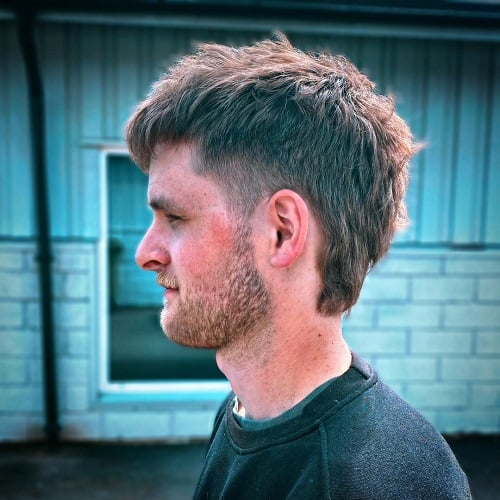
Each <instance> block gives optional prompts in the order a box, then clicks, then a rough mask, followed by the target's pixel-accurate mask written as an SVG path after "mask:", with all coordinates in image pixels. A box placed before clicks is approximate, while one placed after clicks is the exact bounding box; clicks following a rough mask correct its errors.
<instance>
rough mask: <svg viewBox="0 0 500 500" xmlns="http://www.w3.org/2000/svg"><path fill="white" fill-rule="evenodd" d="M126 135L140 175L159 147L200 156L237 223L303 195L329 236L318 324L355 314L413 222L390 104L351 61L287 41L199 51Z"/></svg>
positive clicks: (169, 77)
mask: <svg viewBox="0 0 500 500" xmlns="http://www.w3.org/2000/svg"><path fill="white" fill-rule="evenodd" d="M126 135H127V142H128V145H129V149H130V154H131V157H132V158H133V159H134V161H135V162H136V163H137V164H138V165H139V167H140V168H141V169H142V170H144V171H145V172H147V171H148V168H149V164H150V161H151V159H152V157H153V156H154V152H155V149H156V147H157V146H158V145H162V144H169V143H177V142H187V143H190V144H192V145H194V146H195V148H196V151H197V155H198V156H197V165H196V171H197V172H198V173H202V174H205V175H209V176H211V177H212V178H213V179H215V180H216V181H217V182H219V183H220V185H221V186H223V188H224V189H225V190H226V192H227V195H228V199H229V200H230V203H231V204H232V206H233V207H234V209H235V210H237V211H238V212H239V213H240V215H246V216H248V215H250V214H251V213H252V211H253V210H254V208H255V206H256V204H257V203H258V201H259V200H261V199H262V197H264V196H266V195H270V194H272V193H274V192H276V191H278V190H280V189H284V188H287V189H292V190H294V191H296V192H297V193H299V194H300V195H301V196H303V197H304V199H305V200H306V201H307V202H308V204H309V206H310V207H311V209H312V212H313V214H314V216H315V217H316V218H317V220H318V221H319V223H320V226H321V229H322V232H323V235H322V236H323V243H324V244H323V248H321V249H320V251H319V254H318V261H317V267H318V270H319V272H320V276H321V279H322V289H321V290H320V292H319V296H318V302H317V304H318V311H320V312H321V313H323V314H336V313H340V312H346V311H349V310H350V308H351V307H352V306H353V305H354V304H355V302H356V301H357V299H358V296H359V293H360V290H361V286H362V284H363V281H364V278H365V276H366V273H367V272H368V271H369V269H370V268H371V267H372V266H373V265H374V264H375V263H376V262H377V261H378V260H379V259H380V258H381V257H382V256H383V255H384V254H385V253H386V252H387V250H388V248H389V245H390V242H391V240H392V237H393V235H394V231H395V230H396V229H397V228H398V227H401V226H404V225H405V223H406V222H407V214H406V206H405V203H404V195H405V192H406V187H407V183H408V163H409V161H410V158H411V157H412V155H413V154H414V152H415V151H416V147H415V145H414V143H413V138H412V135H411V132H410V130H409V128H408V126H407V125H406V123H405V122H404V121H403V120H402V119H401V118H400V117H399V116H398V115H397V114H396V113H395V111H394V104H393V101H392V100H391V99H390V98H388V97H386V96H383V95H380V94H378V93H377V92H376V91H375V86H374V84H373V83H372V82H371V81H370V80H369V79H368V78H367V77H366V76H365V75H363V74H362V73H360V71H359V70H358V69H357V68H356V67H355V66H354V65H353V64H351V63H350V62H349V61H348V60H347V59H346V58H344V57H342V56H335V55H331V54H326V53H318V54H316V53H304V52H302V51H300V50H298V49H296V48H294V47H293V46H292V45H291V44H290V42H289V41H288V40H287V39H286V37H285V36H284V35H282V34H277V35H276V36H275V37H274V39H272V40H265V41H262V42H259V43H256V44H254V45H251V46H246V47H239V48H234V47H228V46H224V45H218V44H201V45H199V46H198V49H197V51H196V53H195V54H194V55H190V56H186V57H184V58H183V59H181V60H180V61H179V62H178V63H177V64H176V65H174V66H173V67H172V68H170V70H169V71H168V72H167V73H166V74H165V75H164V76H162V77H161V78H160V80H159V81H158V82H156V83H155V84H154V86H153V88H152V90H151V92H150V94H149V95H148V97H147V98H146V99H145V100H144V101H143V102H142V103H140V104H139V105H138V107H137V109H136V111H135V113H134V114H133V115H132V117H131V118H130V120H129V122H128V125H127V131H126Z"/></svg>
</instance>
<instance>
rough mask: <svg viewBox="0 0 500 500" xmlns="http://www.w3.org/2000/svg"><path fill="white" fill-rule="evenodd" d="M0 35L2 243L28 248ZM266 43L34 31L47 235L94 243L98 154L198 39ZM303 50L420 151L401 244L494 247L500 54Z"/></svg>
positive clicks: (21, 112) (12, 101) (181, 31)
mask: <svg viewBox="0 0 500 500" xmlns="http://www.w3.org/2000/svg"><path fill="white" fill-rule="evenodd" d="M1 24H2V29H1V30H0V55H1V57H0V71H1V74H2V75H3V77H2V78H1V79H0V106H1V109H2V112H1V113H0V132H1V135H0V137H1V138H2V140H1V141H0V168H1V174H2V179H3V180H4V182H2V183H1V185H0V200H1V202H0V203H1V205H0V207H1V209H2V217H1V221H0V236H3V237H12V236H23V237H30V236H32V235H33V233H34V227H33V222H32V219H31V213H32V205H31V201H30V200H31V199H32V196H31V186H30V183H31V181H30V156H29V127H28V119H27V104H26V103H27V100H26V85H25V78H24V72H23V67H22V64H21V61H20V55H19V51H18V48H17V44H16V42H15V36H14V30H13V26H12V23H10V22H8V21H3V22H2V23H1ZM265 34H266V32H262V33H258V32H243V33H239V34H237V33H235V31H232V30H231V29H227V30H218V31H216V30H212V31H209V30H203V29H195V28H191V29H190V28H180V27H177V28H175V27H169V28H161V27H153V26H151V27H130V26H129V27H124V26H116V25H113V26H100V25H90V24H86V25H82V24H77V23H49V22H45V23H41V24H40V29H39V37H38V39H39V46H40V56H41V60H42V70H43V75H44V83H45V94H46V109H47V161H48V169H49V175H50V203H51V220H52V227H53V235H54V236H55V237H57V238H69V239H75V238H76V239H78V238H96V237H97V236H98V234H99V213H98V209H99V205H98V204H97V203H96V201H97V200H98V196H99V185H98V167H99V151H100V149H101V148H102V147H103V146H104V145H106V144H117V143H120V144H122V143H123V126H124V123H125V122H126V120H127V117H128V116H129V114H130V112H131V111H132V109H133V107H134V106H135V104H136V103H137V102H138V101H139V100H140V99H141V98H142V97H143V96H144V95H145V93H146V92H147V91H148V89H149V86H150V84H151V83H152V81H153V80H155V79H156V78H157V77H158V75H159V74H160V73H161V71H162V70H163V69H164V68H165V67H167V66H168V65H169V64H171V63H172V62H173V61H174V60H175V59H176V58H177V57H179V56H180V55H182V54H183V53H185V52H187V51H189V50H191V47H192V43H193V42H194V41H196V40H214V41H222V42H228V43H244V42H248V41H251V40H256V39H259V38H261V37H262V36H264V35H265ZM290 37H291V38H292V40H293V41H294V42H295V43H296V44H297V45H298V46H300V47H302V48H305V49H322V48H328V49H330V50H333V51H336V52H339V53H343V54H345V55H347V56H348V57H349V58H351V59H352V60H353V62H355V63H356V64H357V65H359V66H360V67H361V68H362V69H363V70H364V71H365V72H366V73H367V74H368V75H369V76H371V77H372V79H374V80H375V82H376V83H377V85H378V86H379V88H380V89H381V90H382V91H384V92H386V91H389V92H392V93H393V94H394V96H395V98H396V102H397V108H398V110H399V112H400V113H401V114H402V115H403V116H404V117H405V118H406V119H407V120H408V122H409V123H410V125H411V127H412V129H413V130H414V132H415V134H416V137H417V138H418V139H419V140H420V141H422V142H424V143H425V144H426V145H427V146H426V148H425V149H424V150H423V152H422V153H421V154H420V155H419V156H418V157H417V159H416V160H415V161H414V163H413V166H412V179H411V185H410V192H409V195H408V203H409V207H410V214H411V217H412V221H413V223H412V225H411V226H410V228H409V230H408V231H407V232H406V233H404V234H402V235H401V236H399V238H398V241H399V242H404V243H419V244H420V243H422V244H444V245H447V244H450V243H451V244H487V245H488V244H499V243H500V204H499V203H497V199H498V196H499V193H500V167H499V164H500V146H499V143H500V141H498V137H500V44H498V43H493V42H472V41H446V40H425V39H411V38H410V39H407V38H406V39H405V38H391V37H390V36H387V37H380V36H378V37H377V36H364V37H363V36H345V35H343V36H340V35H329V36H326V35H324V34H323V35H306V34H294V33H293V32H292V33H290Z"/></svg>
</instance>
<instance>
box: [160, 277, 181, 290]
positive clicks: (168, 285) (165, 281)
mask: <svg viewBox="0 0 500 500" xmlns="http://www.w3.org/2000/svg"><path fill="white" fill-rule="evenodd" d="M156 282H157V283H158V285H160V286H161V287H163V288H165V289H166V290H178V289H179V282H178V281H177V279H176V278H174V277H173V276H165V275H163V274H161V273H160V274H158V276H157V277H156Z"/></svg>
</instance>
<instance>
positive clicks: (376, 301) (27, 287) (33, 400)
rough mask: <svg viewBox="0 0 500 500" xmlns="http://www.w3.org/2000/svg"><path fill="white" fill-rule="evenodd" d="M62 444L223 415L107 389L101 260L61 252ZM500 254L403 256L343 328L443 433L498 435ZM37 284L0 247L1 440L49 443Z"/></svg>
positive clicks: (152, 435)
mask: <svg viewBox="0 0 500 500" xmlns="http://www.w3.org/2000/svg"><path fill="white" fill-rule="evenodd" d="M54 251H55V260H54V267H53V270H54V294H55V298H56V301H55V308H54V313H55V323H56V352H57V360H58V361H57V369H58V381H59V382H58V391H59V409H60V423H61V425H62V434H61V435H62V438H63V439H100V440H103V439H110V440H118V439H129V440H141V439H171V440H172V439H185V438H192V437H206V436H207V435H208V433H209V431H210V426H211V422H212V419H213V415H214V412H215V407H216V404H215V403H213V404H212V405H210V404H206V403H204V404H196V403H186V402H184V403H176V402H175V401H168V399H165V398H163V401H155V400H154V398H152V397H151V396H150V397H148V398H147V399H146V398H145V399H143V400H141V399H140V398H139V399H136V400H133V399H130V400H128V401H127V400H124V399H118V400H115V401H114V402H113V401H109V400H107V399H106V398H103V397H102V395H101V394H99V387H98V351H99V338H98V331H99V328H98V324H99V322H98V316H97V310H98V307H97V306H98V304H97V298H96V292H97V283H98V268H97V250H96V247H95V245H94V244H92V243H60V244H57V245H56V246H55V249H54ZM499 306H500V252H469V253H465V252H464V253H460V252H444V251H410V250H393V251H392V253H391V256H390V257H388V258H387V259H386V260H385V261H384V262H382V263H381V264H380V265H379V267H377V268H376V269H375V270H374V271H373V272H372V273H371V274H370V275H369V277H368V279H367V281H366V286H365V288H364V289H363V293H362V297H361V299H360V302H359V304H358V305H357V306H356V307H355V308H354V309H353V311H352V314H351V316H350V318H349V319H347V320H346V321H345V332H346V337H347V339H348V342H349V343H350V345H351V346H352V348H353V349H354V350H355V351H357V352H358V353H359V354H360V355H362V356H363V357H365V358H366V359H367V360H368V361H370V362H371V363H373V365H374V366H375V367H376V369H377V370H378V371H379V373H380V375H381V377H382V378H383V379H384V380H385V381H387V382H388V383H389V384H390V385H391V386H393V387H394V388H395V389H396V390H397V391H398V392H399V393H400V394H401V395H402V396H403V397H404V398H405V399H407V400H408V401H410V403H412V404H413V405H414V406H416V407H417V408H418V409H419V410H420V411H421V412H422V413H424V414H425V415H426V416H427V418H428V419H429V420H431V422H432V423H433V424H434V425H436V427H437V428H438V429H439V430H441V431H442V432H447V433H454V432H489V433H493V432H499V431H500V307H499ZM42 379H43V377H42V363H41V341H40V313H39V307H38V278H37V269H36V264H35V261H34V246H33V245H32V244H31V243H10V242H4V243H0V393H1V398H0V441H5V440H28V439H38V438H41V437H42V436H43V423H44V414H43V384H42Z"/></svg>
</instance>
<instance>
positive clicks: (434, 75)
mask: <svg viewBox="0 0 500 500" xmlns="http://www.w3.org/2000/svg"><path fill="white" fill-rule="evenodd" d="M457 60H458V59H457V47H456V44H450V43H432V44H430V46H429V50H428V65H427V104H426V107H427V111H426V116H425V124H424V130H425V133H424V134H423V136H422V137H421V140H422V141H423V146H424V148H423V150H422V151H421V152H420V153H419V157H420V158H422V163H423V168H422V171H421V190H420V197H421V199H420V202H419V212H420V216H419V220H420V221H421V223H420V225H419V234H418V241H420V242H421V243H424V244H425V243H435V242H442V241H448V239H449V224H448V220H449V219H450V203H451V188H452V170H453V157H454V155H453V146H454V142H453V140H454V128H453V126H452V125H453V124H454V123H456V118H455V115H456V107H455V102H456V92H457V83H456V72H457Z"/></svg>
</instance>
